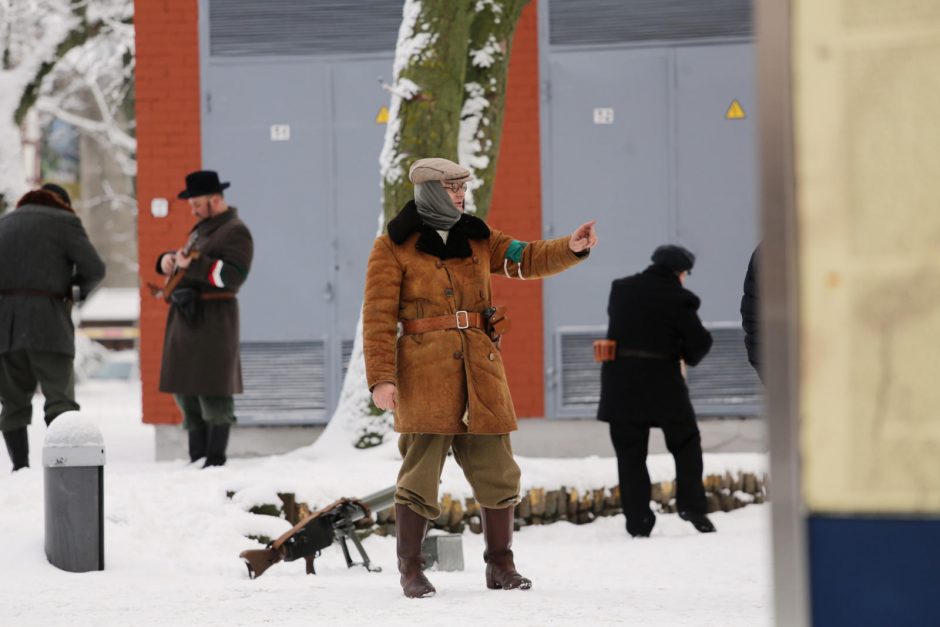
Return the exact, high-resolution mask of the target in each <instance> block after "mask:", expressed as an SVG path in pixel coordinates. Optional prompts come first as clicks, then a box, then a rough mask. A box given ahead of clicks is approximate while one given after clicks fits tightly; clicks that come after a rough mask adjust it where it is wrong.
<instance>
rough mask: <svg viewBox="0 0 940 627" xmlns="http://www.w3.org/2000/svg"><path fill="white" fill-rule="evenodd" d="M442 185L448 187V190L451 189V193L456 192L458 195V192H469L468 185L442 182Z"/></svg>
mask: <svg viewBox="0 0 940 627" xmlns="http://www.w3.org/2000/svg"><path fill="white" fill-rule="evenodd" d="M441 185H443V186H444V187H446V188H447V189H449V190H450V191H452V192H454V193H455V194H456V193H457V192H465V191H467V184H466V183H448V182H447V181H441Z"/></svg>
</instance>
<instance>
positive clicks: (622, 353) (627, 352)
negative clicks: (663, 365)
mask: <svg viewBox="0 0 940 627" xmlns="http://www.w3.org/2000/svg"><path fill="white" fill-rule="evenodd" d="M617 357H642V358H643V359H668V360H671V361H675V360H676V359H678V357H675V356H674V355H667V354H666V353H654V352H652V351H641V350H636V349H633V348H618V349H617Z"/></svg>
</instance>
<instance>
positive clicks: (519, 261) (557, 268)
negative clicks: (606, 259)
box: [490, 221, 597, 279]
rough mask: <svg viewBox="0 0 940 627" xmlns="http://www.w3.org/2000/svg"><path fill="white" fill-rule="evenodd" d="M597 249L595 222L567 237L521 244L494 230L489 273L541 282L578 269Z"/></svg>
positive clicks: (581, 227) (585, 225) (491, 239)
mask: <svg viewBox="0 0 940 627" xmlns="http://www.w3.org/2000/svg"><path fill="white" fill-rule="evenodd" d="M596 245H597V232H596V231H595V229H594V222H593V221H591V222H587V223H585V224H582V225H581V226H579V227H578V228H577V229H575V231H574V232H573V233H572V234H571V235H570V236H568V237H559V238H556V239H550V240H537V241H534V242H523V241H520V240H516V239H513V238H511V237H510V236H508V235H506V234H505V233H502V232H500V231H496V230H493V231H492V232H491V235H490V272H494V273H502V274H504V275H505V276H507V277H509V278H511V279H540V278H542V277H547V276H551V275H553V274H558V273H559V272H562V271H564V270H567V269H568V268H570V267H572V266H574V265H577V264H578V263H579V262H580V261H581V260H582V259H584V258H585V257H587V255H588V254H589V253H590V250H591V248H593V247H594V246H596Z"/></svg>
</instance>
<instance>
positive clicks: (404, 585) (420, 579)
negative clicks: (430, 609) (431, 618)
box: [395, 503, 437, 599]
mask: <svg viewBox="0 0 940 627" xmlns="http://www.w3.org/2000/svg"><path fill="white" fill-rule="evenodd" d="M427 530H428V519H427V518H425V517H424V516H422V515H420V514H416V513H415V512H413V511H412V510H411V508H410V507H408V506H407V505H402V504H400V503H395V536H396V538H397V540H398V572H400V573H401V589H402V591H403V592H404V593H405V596H406V597H409V598H412V599H420V598H422V597H429V596H433V595H434V593H435V592H437V590H435V589H434V586H432V585H431V582H430V581H428V578H427V577H425V576H424V556H423V555H421V543H422V542H424V534H425V533H427Z"/></svg>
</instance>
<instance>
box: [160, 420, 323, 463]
mask: <svg viewBox="0 0 940 627" xmlns="http://www.w3.org/2000/svg"><path fill="white" fill-rule="evenodd" d="M323 429H324V427H323V426H315V427H238V426H236V427H234V428H233V429H232V433H231V435H230V436H229V441H228V456H229V457H262V456H265V455H277V454H280V453H286V452H288V451H292V450H294V449H297V448H301V447H303V446H307V445H308V444H312V443H313V442H314V441H315V440H316V439H317V438H318V437H320V434H321V433H323ZM154 438H155V440H156V447H155V448H156V458H157V461H166V460H170V459H189V451H188V438H187V436H186V432H185V431H184V430H183V428H182V427H181V426H180V425H156V426H155V427H154Z"/></svg>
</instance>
